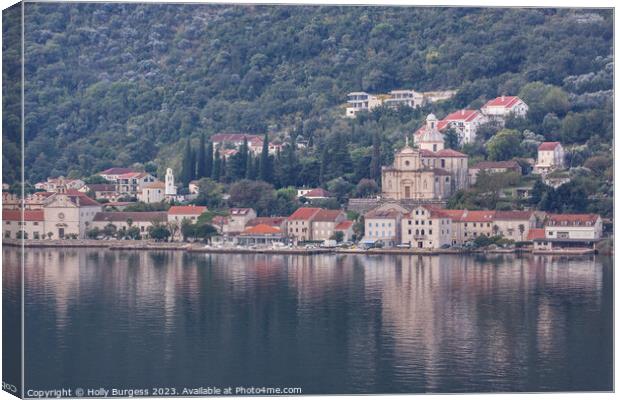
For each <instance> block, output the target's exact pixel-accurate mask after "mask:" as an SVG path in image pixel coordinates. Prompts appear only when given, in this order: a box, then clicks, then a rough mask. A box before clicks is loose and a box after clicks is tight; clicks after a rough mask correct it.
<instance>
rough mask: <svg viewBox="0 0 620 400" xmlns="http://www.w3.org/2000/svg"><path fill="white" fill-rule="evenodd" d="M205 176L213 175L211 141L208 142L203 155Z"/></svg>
mask: <svg viewBox="0 0 620 400" xmlns="http://www.w3.org/2000/svg"><path fill="white" fill-rule="evenodd" d="M204 176H206V177H207V178H211V177H212V176H213V143H211V142H209V145H208V146H207V154H206V156H205V174H204Z"/></svg>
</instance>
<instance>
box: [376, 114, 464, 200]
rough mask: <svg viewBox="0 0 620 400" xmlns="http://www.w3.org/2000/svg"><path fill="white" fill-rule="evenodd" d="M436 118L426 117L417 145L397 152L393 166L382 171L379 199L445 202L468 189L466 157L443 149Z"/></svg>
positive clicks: (442, 140) (407, 144)
mask: <svg viewBox="0 0 620 400" xmlns="http://www.w3.org/2000/svg"><path fill="white" fill-rule="evenodd" d="M437 122H438V121H437V118H436V117H435V116H434V115H433V114H430V115H429V116H428V117H427V118H426V130H425V132H424V134H423V135H422V136H421V137H420V138H419V139H418V141H417V146H413V147H412V146H410V145H409V140H408V138H407V140H406V143H405V147H403V148H402V149H400V150H399V151H397V152H396V154H395V156H394V163H393V164H392V165H390V166H387V167H382V169H381V187H382V197H383V198H384V199H392V200H399V201H401V200H421V201H424V200H429V201H431V200H445V199H447V198H448V197H450V196H452V195H453V194H454V193H455V192H456V191H457V190H460V189H464V188H466V187H467V186H468V167H467V155H465V154H463V153H460V152H458V151H456V150H452V149H445V148H444V138H443V134H442V133H440V132H439V130H438V129H437Z"/></svg>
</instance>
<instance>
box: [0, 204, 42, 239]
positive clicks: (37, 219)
mask: <svg viewBox="0 0 620 400" xmlns="http://www.w3.org/2000/svg"><path fill="white" fill-rule="evenodd" d="M46 234H47V231H46V230H45V218H44V213H43V210H24V211H23V214H22V212H21V210H19V209H15V210H5V209H3V210H2V237H3V238H6V239H45V238H47V236H46Z"/></svg>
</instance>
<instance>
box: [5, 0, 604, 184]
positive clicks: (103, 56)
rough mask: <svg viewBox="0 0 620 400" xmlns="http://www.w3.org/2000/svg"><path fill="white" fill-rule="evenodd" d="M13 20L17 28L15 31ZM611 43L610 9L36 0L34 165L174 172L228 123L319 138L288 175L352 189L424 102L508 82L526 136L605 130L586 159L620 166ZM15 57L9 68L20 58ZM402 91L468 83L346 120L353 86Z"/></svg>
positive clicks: (29, 55)
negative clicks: (187, 150) (520, 103)
mask: <svg viewBox="0 0 620 400" xmlns="http://www.w3.org/2000/svg"><path fill="white" fill-rule="evenodd" d="M4 26H5V27H4V32H3V35H5V38H9V40H10V38H11V36H12V35H13V37H14V35H15V34H16V31H15V29H13V30H11V27H10V24H9V25H8V26H7V24H5V25H4ZM612 39H613V17H612V12H611V11H610V10H582V11H575V10H568V9H561V10H552V9H476V8H469V9H465V8H404V7H399V8H384V7H301V6H300V7H292V6H291V7H283V6H278V7H275V6H229V5H227V6H214V5H180V4H174V5H173V4H169V5H158V4H146V5H145V4H142V5H140V4H115V3H108V4H101V3H90V4H70V3H69V4H59V3H50V4H45V3H29V4H27V5H26V38H25V46H26V48H25V60H26V68H25V76H26V88H25V90H26V101H25V110H26V111H25V112H26V117H25V135H26V136H25V142H26V148H25V156H26V159H25V164H26V177H27V179H28V180H30V181H31V182H35V181H37V180H41V179H44V178H45V177H47V176H57V175H61V174H62V175H69V176H87V175H89V174H92V173H93V172H96V171H99V170H102V169H104V168H107V167H110V166H129V165H132V164H134V163H141V164H142V165H144V166H145V167H147V169H149V168H150V169H155V168H158V169H159V172H161V171H162V169H163V168H165V166H169V165H172V166H174V167H175V168H176V170H178V169H179V167H180V165H181V155H182V154H183V148H184V145H185V142H186V139H187V138H191V139H192V140H193V143H196V144H197V143H198V140H199V137H200V136H201V134H203V133H204V134H205V135H206V136H207V137H209V136H210V135H212V134H214V133H217V132H221V131H229V132H249V133H259V134H264V133H269V134H270V137H273V138H275V137H280V138H281V140H284V141H286V140H289V136H290V135H293V136H295V137H296V138H297V139H298V140H299V139H301V138H303V139H307V140H309V143H310V147H309V148H308V149H305V150H303V151H301V152H299V154H298V155H297V156H298V164H297V170H295V171H293V172H291V174H292V175H291V177H289V178H288V181H287V182H281V183H282V184H279V183H278V182H274V184H275V185H276V187H278V186H283V185H284V183H286V184H300V183H301V184H313V183H314V184H322V183H324V182H326V181H329V180H330V179H334V178H337V177H344V178H345V179H347V180H348V182H349V183H350V184H352V185H354V184H357V183H358V181H359V179H362V178H366V177H369V176H370V175H371V173H370V171H369V165H370V159H371V152H372V142H373V135H376V136H378V139H375V140H380V141H381V143H382V145H381V151H382V160H381V161H382V163H385V162H389V161H390V158H391V156H392V150H393V147H394V146H396V145H400V144H401V143H402V142H403V141H404V137H405V134H407V133H411V132H412V131H413V130H415V129H416V128H417V127H418V126H419V125H420V124H421V122H422V121H423V119H424V117H425V116H426V114H427V113H428V112H431V111H433V112H435V113H436V114H437V115H438V116H439V117H440V118H441V117H443V116H444V115H445V114H446V113H447V112H449V111H453V110H456V109H458V108H462V107H465V106H473V107H479V106H481V105H482V104H483V102H484V101H485V100H486V99H489V98H492V97H495V96H497V95H501V94H514V95H520V96H522V98H524V100H525V101H526V102H528V104H529V105H530V109H531V113H530V116H529V117H528V120H527V121H516V122H515V123H513V124H512V125H510V126H509V128H512V129H514V132H516V133H515V134H516V135H517V136H518V137H519V138H520V141H523V140H524V138H532V137H533V138H536V137H539V138H542V137H544V138H545V139H559V140H561V141H562V142H563V143H565V144H567V145H570V144H585V143H586V142H588V141H591V143H589V145H588V146H582V147H580V148H577V147H576V149H578V151H576V153H578V156H577V157H576V158H575V163H574V165H573V166H577V165H582V164H583V163H586V162H587V160H588V159H589V158H591V157H603V158H605V155H607V156H608V159H604V160H603V161H600V160H599V161H600V162H599V164H597V165H598V166H599V167H600V168H601V169H602V171H603V172H605V171H607V172H608V173H611V172H609V171H608V168H609V167H610V165H611V164H610V160H611V153H610V152H609V150H610V147H609V145H610V144H611V140H612V135H613V131H612V121H613V115H612V112H613V108H612V93H611V90H612V88H613V59H612V55H611V54H612ZM5 41H6V39H5ZM7 65H8V67H9V70H6V71H5V76H7V75H6V74H9V73H10V72H11V71H10V68H16V66H15V65H9V64H7ZM5 69H6V68H5ZM397 88H408V89H409V88H411V89H415V90H421V91H422V90H437V89H457V90H458V93H457V95H456V97H455V98H454V99H453V100H451V101H448V102H444V103H442V104H436V105H434V106H432V107H428V108H425V109H418V110H415V111H412V110H404V109H403V110H397V111H393V110H383V109H381V110H378V111H377V112H373V113H372V114H371V115H368V116H363V117H360V118H358V119H357V120H355V121H350V120H345V119H344V118H342V115H343V113H344V110H343V108H342V107H341V106H342V104H343V103H344V102H345V100H346V93H347V92H349V91H354V90H365V91H370V92H387V91H389V90H392V89H397ZM5 104H6V98H5ZM13 110H16V109H13V108H5V114H4V118H3V132H4V133H3V135H5V146H4V149H5V150H4V157H5V165H6V163H7V162H13V161H14V160H16V157H17V151H18V150H17V149H18V147H16V146H11V145H10V144H9V145H7V139H6V135H7V134H8V132H16V131H18V130H19V119H18V117H17V116H16V115H12V111H13ZM6 111H9V112H8V113H7V112H6ZM528 131H529V132H528ZM523 135H530V136H523ZM539 135H541V136H539ZM487 138H488V137H487ZM579 149H580V150H579ZM487 150H488V149H487V147H485V146H484V144H483V143H480V144H479V145H478V146H477V147H476V146H473V147H472V148H470V149H465V151H467V152H470V154H471V155H472V156H474V157H478V158H485V157H489V154H488V151H487ZM517 153H518V154H511V156H532V155H533V153H532V149H531V148H529V147H518V149H517ZM493 157H495V156H493ZM499 157H500V158H501V157H502V156H501V155H500V156H499ZM152 161H155V162H156V164H153V163H152ZM323 164H324V165H323ZM601 165H602V166H601ZM5 170H6V168H5ZM302 172H303V174H306V175H304V176H301V174H302ZM321 173H322V174H323V175H324V176H320V175H319V174H321ZM16 178H17V177H16V176H14V175H11V173H10V171H7V172H6V173H5V176H4V179H5V182H13V181H15V180H16Z"/></svg>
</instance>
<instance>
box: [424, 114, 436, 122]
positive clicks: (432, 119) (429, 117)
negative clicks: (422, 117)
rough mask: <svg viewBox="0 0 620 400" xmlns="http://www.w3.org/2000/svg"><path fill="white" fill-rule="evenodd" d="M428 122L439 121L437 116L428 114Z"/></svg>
mask: <svg viewBox="0 0 620 400" xmlns="http://www.w3.org/2000/svg"><path fill="white" fill-rule="evenodd" d="M426 120H427V121H437V117H436V116H435V114H428V115H427V116H426Z"/></svg>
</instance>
